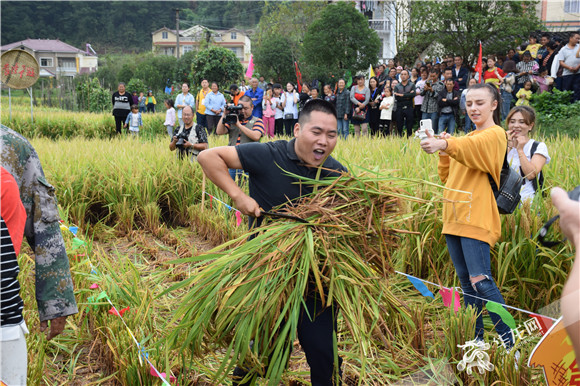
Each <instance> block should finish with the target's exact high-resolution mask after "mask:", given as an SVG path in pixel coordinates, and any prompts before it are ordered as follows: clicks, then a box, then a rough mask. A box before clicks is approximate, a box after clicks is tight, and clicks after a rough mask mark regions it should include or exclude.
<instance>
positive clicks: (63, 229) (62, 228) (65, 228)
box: [60, 224, 68, 232]
mask: <svg viewBox="0 0 580 386" xmlns="http://www.w3.org/2000/svg"><path fill="white" fill-rule="evenodd" d="M60 230H61V231H63V232H66V231H68V228H67V227H66V226H65V225H62V224H60Z"/></svg>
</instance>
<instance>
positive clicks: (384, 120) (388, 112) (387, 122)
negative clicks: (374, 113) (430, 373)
mask: <svg viewBox="0 0 580 386" xmlns="http://www.w3.org/2000/svg"><path fill="white" fill-rule="evenodd" d="M383 94H384V98H383V101H382V102H381V106H380V107H379V110H381V120H380V127H381V132H382V133H383V135H389V134H391V119H392V116H393V106H394V105H395V97H394V96H393V92H392V91H391V89H390V88H385V90H384V91H383Z"/></svg>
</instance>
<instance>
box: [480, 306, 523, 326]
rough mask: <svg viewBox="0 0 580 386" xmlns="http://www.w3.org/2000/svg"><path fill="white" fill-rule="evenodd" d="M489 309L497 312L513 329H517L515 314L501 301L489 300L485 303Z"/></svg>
mask: <svg viewBox="0 0 580 386" xmlns="http://www.w3.org/2000/svg"><path fill="white" fill-rule="evenodd" d="M485 308H487V311H489V312H493V313H494V314H497V315H498V316H499V317H500V318H501V320H503V322H504V323H505V324H507V325H508V326H509V328H511V329H512V330H515V329H516V321H515V320H514V318H513V316H512V315H511V314H510V313H509V312H508V311H507V310H506V309H505V308H504V307H503V306H502V305H501V304H499V303H496V302H491V301H488V302H487V303H486V304H485Z"/></svg>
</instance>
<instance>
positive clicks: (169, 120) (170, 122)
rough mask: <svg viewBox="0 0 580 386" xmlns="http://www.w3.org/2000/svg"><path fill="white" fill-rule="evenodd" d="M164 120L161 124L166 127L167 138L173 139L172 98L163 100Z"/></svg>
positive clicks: (173, 114)
mask: <svg viewBox="0 0 580 386" xmlns="http://www.w3.org/2000/svg"><path fill="white" fill-rule="evenodd" d="M164 104H165V108H166V109H167V110H166V111H165V122H163V125H164V126H165V127H166V128H167V134H169V138H171V139H173V129H174V128H175V108H174V107H173V106H174V102H173V99H166V100H165V102H164Z"/></svg>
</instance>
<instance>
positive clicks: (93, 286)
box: [89, 283, 99, 289]
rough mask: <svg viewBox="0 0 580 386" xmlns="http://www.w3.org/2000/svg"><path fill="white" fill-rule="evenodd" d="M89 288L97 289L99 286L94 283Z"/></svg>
mask: <svg viewBox="0 0 580 386" xmlns="http://www.w3.org/2000/svg"><path fill="white" fill-rule="evenodd" d="M89 288H90V289H97V288H99V285H98V284H97V283H94V284H92V285H91V286H90V287H89Z"/></svg>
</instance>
